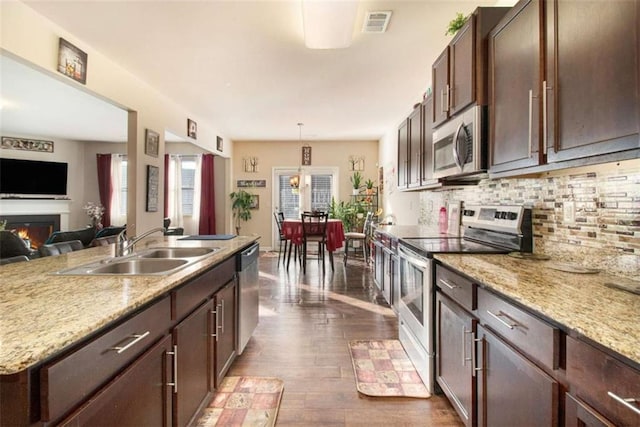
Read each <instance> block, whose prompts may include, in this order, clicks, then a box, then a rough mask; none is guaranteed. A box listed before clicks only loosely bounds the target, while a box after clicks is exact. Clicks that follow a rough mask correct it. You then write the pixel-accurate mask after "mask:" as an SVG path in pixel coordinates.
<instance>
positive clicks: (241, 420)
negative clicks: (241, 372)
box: [197, 377, 284, 427]
mask: <svg viewBox="0 0 640 427" xmlns="http://www.w3.org/2000/svg"><path fill="white" fill-rule="evenodd" d="M283 390H284V382H283V381H282V380H280V379H278V378H263V377H226V378H225V379H224V380H223V381H222V384H220V387H219V389H218V391H217V392H216V394H215V396H214V397H213V400H212V401H211V403H210V404H209V406H208V407H207V408H206V409H205V410H204V414H203V415H202V417H200V419H199V420H198V423H197V426H198V427H213V426H238V427H240V426H242V427H272V426H274V425H275V423H276V418H277V417H278V409H279V408H280V401H281V400H282V392H283Z"/></svg>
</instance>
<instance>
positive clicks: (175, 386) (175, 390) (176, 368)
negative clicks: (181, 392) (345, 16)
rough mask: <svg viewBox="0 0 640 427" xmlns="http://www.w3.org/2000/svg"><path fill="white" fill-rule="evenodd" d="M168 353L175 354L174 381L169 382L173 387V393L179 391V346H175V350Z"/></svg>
mask: <svg viewBox="0 0 640 427" xmlns="http://www.w3.org/2000/svg"><path fill="white" fill-rule="evenodd" d="M167 355H169V356H173V382H171V383H167V385H168V386H171V387H173V393H174V394H175V393H177V392H178V346H177V345H174V346H173V351H167Z"/></svg>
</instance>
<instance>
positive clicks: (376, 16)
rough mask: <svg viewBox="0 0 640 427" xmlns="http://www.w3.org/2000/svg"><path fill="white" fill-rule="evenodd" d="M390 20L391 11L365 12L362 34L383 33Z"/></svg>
mask: <svg viewBox="0 0 640 427" xmlns="http://www.w3.org/2000/svg"><path fill="white" fill-rule="evenodd" d="M390 19H391V11H390V10H386V11H375V12H367V14H366V16H365V17H364V25H363V26H362V32H363V33H384V32H385V31H387V25H389V20H390Z"/></svg>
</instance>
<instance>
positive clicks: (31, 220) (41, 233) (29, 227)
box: [0, 215, 60, 249]
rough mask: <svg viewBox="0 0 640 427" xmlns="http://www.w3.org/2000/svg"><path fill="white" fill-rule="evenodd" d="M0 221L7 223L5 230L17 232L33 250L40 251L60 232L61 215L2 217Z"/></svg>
mask: <svg viewBox="0 0 640 427" xmlns="http://www.w3.org/2000/svg"><path fill="white" fill-rule="evenodd" d="M0 221H7V225H6V226H5V228H6V229H7V230H15V232H16V233H17V234H18V235H19V236H20V237H21V238H22V239H24V241H25V244H26V245H27V247H30V248H31V249H38V248H39V247H40V246H42V244H43V243H44V242H45V241H46V240H47V239H48V238H49V236H50V235H51V233H53V232H54V231H59V230H60V215H7V216H0Z"/></svg>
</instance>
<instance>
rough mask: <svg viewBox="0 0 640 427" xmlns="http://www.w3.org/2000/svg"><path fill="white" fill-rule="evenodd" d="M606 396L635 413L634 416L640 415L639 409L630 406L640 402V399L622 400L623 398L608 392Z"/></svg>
mask: <svg viewBox="0 0 640 427" xmlns="http://www.w3.org/2000/svg"><path fill="white" fill-rule="evenodd" d="M607 394H608V395H609V397H611V398H613V399H614V400H616V401H617V402H618V403H622V404H623V405H624V406H626V407H627V408H629V409H631V410H632V411H633V412H635V413H636V414H638V415H640V408H638V407H637V406H635V405H632V404H631V403H635V402H640V399H634V398H626V399H625V398H624V397H620V396H618V395H617V394H615V393H613V392H611V391H608V392H607Z"/></svg>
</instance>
